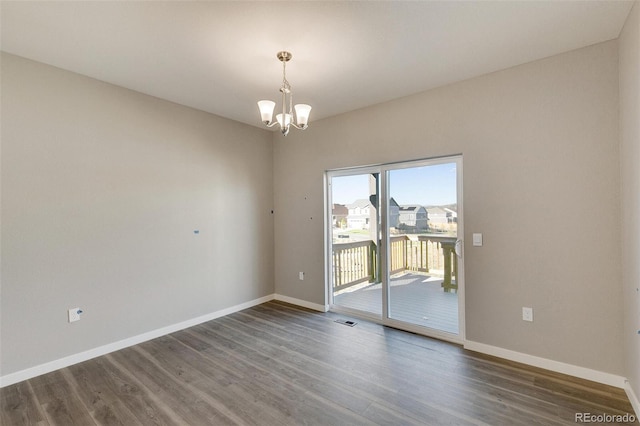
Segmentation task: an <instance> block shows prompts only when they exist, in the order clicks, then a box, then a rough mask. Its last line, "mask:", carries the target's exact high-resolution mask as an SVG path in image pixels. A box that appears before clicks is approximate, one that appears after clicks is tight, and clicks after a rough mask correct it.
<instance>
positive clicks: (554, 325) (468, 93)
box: [274, 41, 624, 374]
mask: <svg viewBox="0 0 640 426" xmlns="http://www.w3.org/2000/svg"><path fill="white" fill-rule="evenodd" d="M618 101H619V99H618V56H617V42H616V41H611V42H607V43H603V44H598V45H594V46H591V47H587V48H584V49H580V50H576V51H572V52H569V53H566V54H562V55H558V56H554V57H551V58H547V59H543V60H539V61H536V62H533V63H529V64H525V65H521V66H518V67H514V68H510V69H507V70H504V71H500V72H496V73H492V74H489V75H485V76H481V77H478V78H474V79H471V80H468V81H464V82H460V83H457V84H453V85H450V86H446V87H442V88H438V89H435V90H431V91H428V92H425V93H421V94H417V95H414V96H410V97H407V98H403V99H399V100H396V101H392V102H388V103H385V104H381V105H377V106H374V107H370V108H366V109H362V110H358V111H354V112H351V113H347V114H343V115H340V116H337V117H334V118H330V119H326V120H321V121H317V122H314V123H313V125H312V126H310V128H309V129H308V130H306V131H305V132H304V133H303V132H292V133H291V134H290V135H289V136H288V137H287V138H286V139H285V138H283V137H282V136H276V139H275V146H274V179H275V206H276V217H275V236H276V240H275V244H276V249H275V256H276V257H275V259H276V270H275V273H276V292H277V293H278V294H282V295H286V296H289V297H293V298H298V299H302V300H306V301H309V302H313V303H318V304H324V303H325V295H324V278H323V277H324V269H323V250H324V248H323V246H324V233H323V172H324V171H325V170H327V169H333V168H339V167H347V166H358V165H366V164H373V163H383V162H391V161H401V160H410V159H419V158H427V157H435V156H441V155H447V154H457V153H462V154H463V158H464V220H465V232H466V234H465V235H464V239H465V241H466V242H465V253H466V259H465V271H466V327H467V336H466V337H467V339H469V340H472V341H476V342H481V343H484V344H488V345H494V346H497V347H501V348H506V349H510V350H514V351H518V352H523V353H527V354H531V355H535V356H540V357H544V358H549V359H552V360H556V361H560V362H566V363H570V364H574V365H578V366H582V367H586V368H592V369H595V370H600V371H604V372H608V373H612V374H622V373H623V370H624V369H623V367H622V365H623V350H622V333H621V327H620V324H622V321H623V320H622V294H621V285H620V282H621V272H620V268H621V260H620V256H621V249H620V237H619V236H620V218H619V214H618V212H617V209H618V206H619V203H620V195H619V194H620V177H619V150H618V118H619V117H618ZM473 232H482V233H484V247H481V248H479V247H472V246H471V244H470V243H469V242H470V241H471V233H473ZM298 271H305V272H306V276H305V280H304V281H299V280H298ZM522 306H532V307H533V308H534V313H535V322H533V323H527V322H523V321H522V320H521V308H522Z"/></svg>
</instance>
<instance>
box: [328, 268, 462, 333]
mask: <svg viewBox="0 0 640 426" xmlns="http://www.w3.org/2000/svg"><path fill="white" fill-rule="evenodd" d="M441 283H442V278H438V277H433V276H429V275H425V274H415V273H406V274H400V275H397V276H394V277H392V279H391V292H390V293H391V294H390V298H389V299H390V302H389V304H390V307H391V312H390V315H389V316H390V317H391V318H393V319H397V320H400V321H405V322H408V323H411V324H417V325H421V326H425V327H430V328H434V329H436V330H440V331H445V332H448V333H453V334H458V295H457V294H456V293H445V292H444V291H443V290H442V287H441V286H440V284H441ZM334 304H336V305H339V306H343V307H347V308H351V309H357V310H359V311H365V312H370V313H373V314H376V315H382V286H381V284H371V285H368V286H365V287H363V288H359V289H358V290H355V291H352V292H345V293H341V294H339V295H337V296H334Z"/></svg>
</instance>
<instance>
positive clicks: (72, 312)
mask: <svg viewBox="0 0 640 426" xmlns="http://www.w3.org/2000/svg"><path fill="white" fill-rule="evenodd" d="M81 313H82V309H80V308H73V309H69V322H76V321H80V314H81Z"/></svg>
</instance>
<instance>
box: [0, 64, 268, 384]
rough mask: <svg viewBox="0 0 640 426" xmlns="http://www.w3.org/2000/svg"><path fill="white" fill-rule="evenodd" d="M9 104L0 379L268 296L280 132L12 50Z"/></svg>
mask: <svg viewBox="0 0 640 426" xmlns="http://www.w3.org/2000/svg"><path fill="white" fill-rule="evenodd" d="M1 106H2V134H1V135H2V241H1V243H2V277H1V279H2V302H1V317H2V323H1V324H2V329H1V332H2V363H1V365H0V371H1V373H2V375H6V374H10V373H12V372H16V371H19V370H22V369H24V368H27V367H32V366H35V365H38V364H41V363H44V362H47V361H52V360H56V359H59V358H61V357H64V356H67V355H71V354H75V353H78V352H81V351H85V350H88V349H92V348H95V347H98V346H100V345H105V344H109V343H112V342H115V341H118V340H120V339H124V338H127V337H131V336H135V335H138V334H141V333H144V332H148V331H152V330H155V329H158V328H162V327H164V326H168V325H172V324H175V323H179V322H181V321H185V320H188V319H192V318H195V317H198V316H200V315H205V314H208V313H211V312H215V311H217V310H220V309H223V308H227V307H230V306H233V305H236V304H240V303H243V302H247V301H250V300H253V299H256V298H259V297H262V296H266V295H269V294H272V293H273V291H274V285H273V274H274V271H273V255H272V252H273V216H272V214H271V209H272V203H273V190H272V188H273V175H272V161H271V158H272V155H273V154H272V152H273V150H272V135H271V133H270V132H268V131H265V130H262V129H257V128H253V127H250V126H247V125H244V124H240V123H236V122H233V121H230V120H226V119H222V118H219V117H216V116H213V115H210V114H207V113H204V112H199V111H196V110H193V109H189V108H185V107H182V106H179V105H176V104H172V103H169V102H166V101H162V100H159V99H156V98H152V97H149V96H145V95H141V94H139V93H136V92H132V91H129V90H126V89H123V88H119V87H116V86H112V85H109V84H106V83H102V82H99V81H96V80H92V79H89V78H86V77H83V76H80V75H77V74H72V73H69V72H66V71H62V70H60V69H56V68H53V67H49V66H46V65H43V64H40V63H36V62H31V61H28V60H24V59H21V58H18V57H15V56H11V55H6V54H3V55H2V105H1ZM195 229H198V230H200V234H198V235H196V234H194V232H193V231H194V230H195ZM78 306H79V307H81V308H83V309H84V311H85V313H84V314H83V316H82V320H81V321H80V322H77V323H73V324H69V323H67V309H68V308H73V307H78Z"/></svg>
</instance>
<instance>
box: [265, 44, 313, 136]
mask: <svg viewBox="0 0 640 426" xmlns="http://www.w3.org/2000/svg"><path fill="white" fill-rule="evenodd" d="M276 56H277V57H278V59H279V60H280V62H282V86H281V87H280V92H281V93H282V113H281V114H278V115H276V121H272V120H273V111H274V109H275V106H276V103H275V102H273V101H266V100H262V101H258V108H259V109H260V116H261V117H262V122H263V123H264V124H265V125H266V126H267V127H273V126H275V124H276V123H278V124H280V131H281V132H282V134H283V135H285V136H287V134H288V133H289V129H290V127H291V126H293V127H295V128H296V129H300V130H304V129H306V128H307V127H309V126H308V124H307V123H308V122H309V113H310V112H311V106H309V105H307V104H297V105H295V106H293V95H292V94H291V85H290V84H289V82H288V81H287V74H286V71H287V62H289V61H290V60H291V58H292V55H291V53H289V52H284V51H283V52H278V54H277V55H276ZM292 106H293V108H292ZM294 109H295V111H296V119H295V121H294V120H293V110H294Z"/></svg>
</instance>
